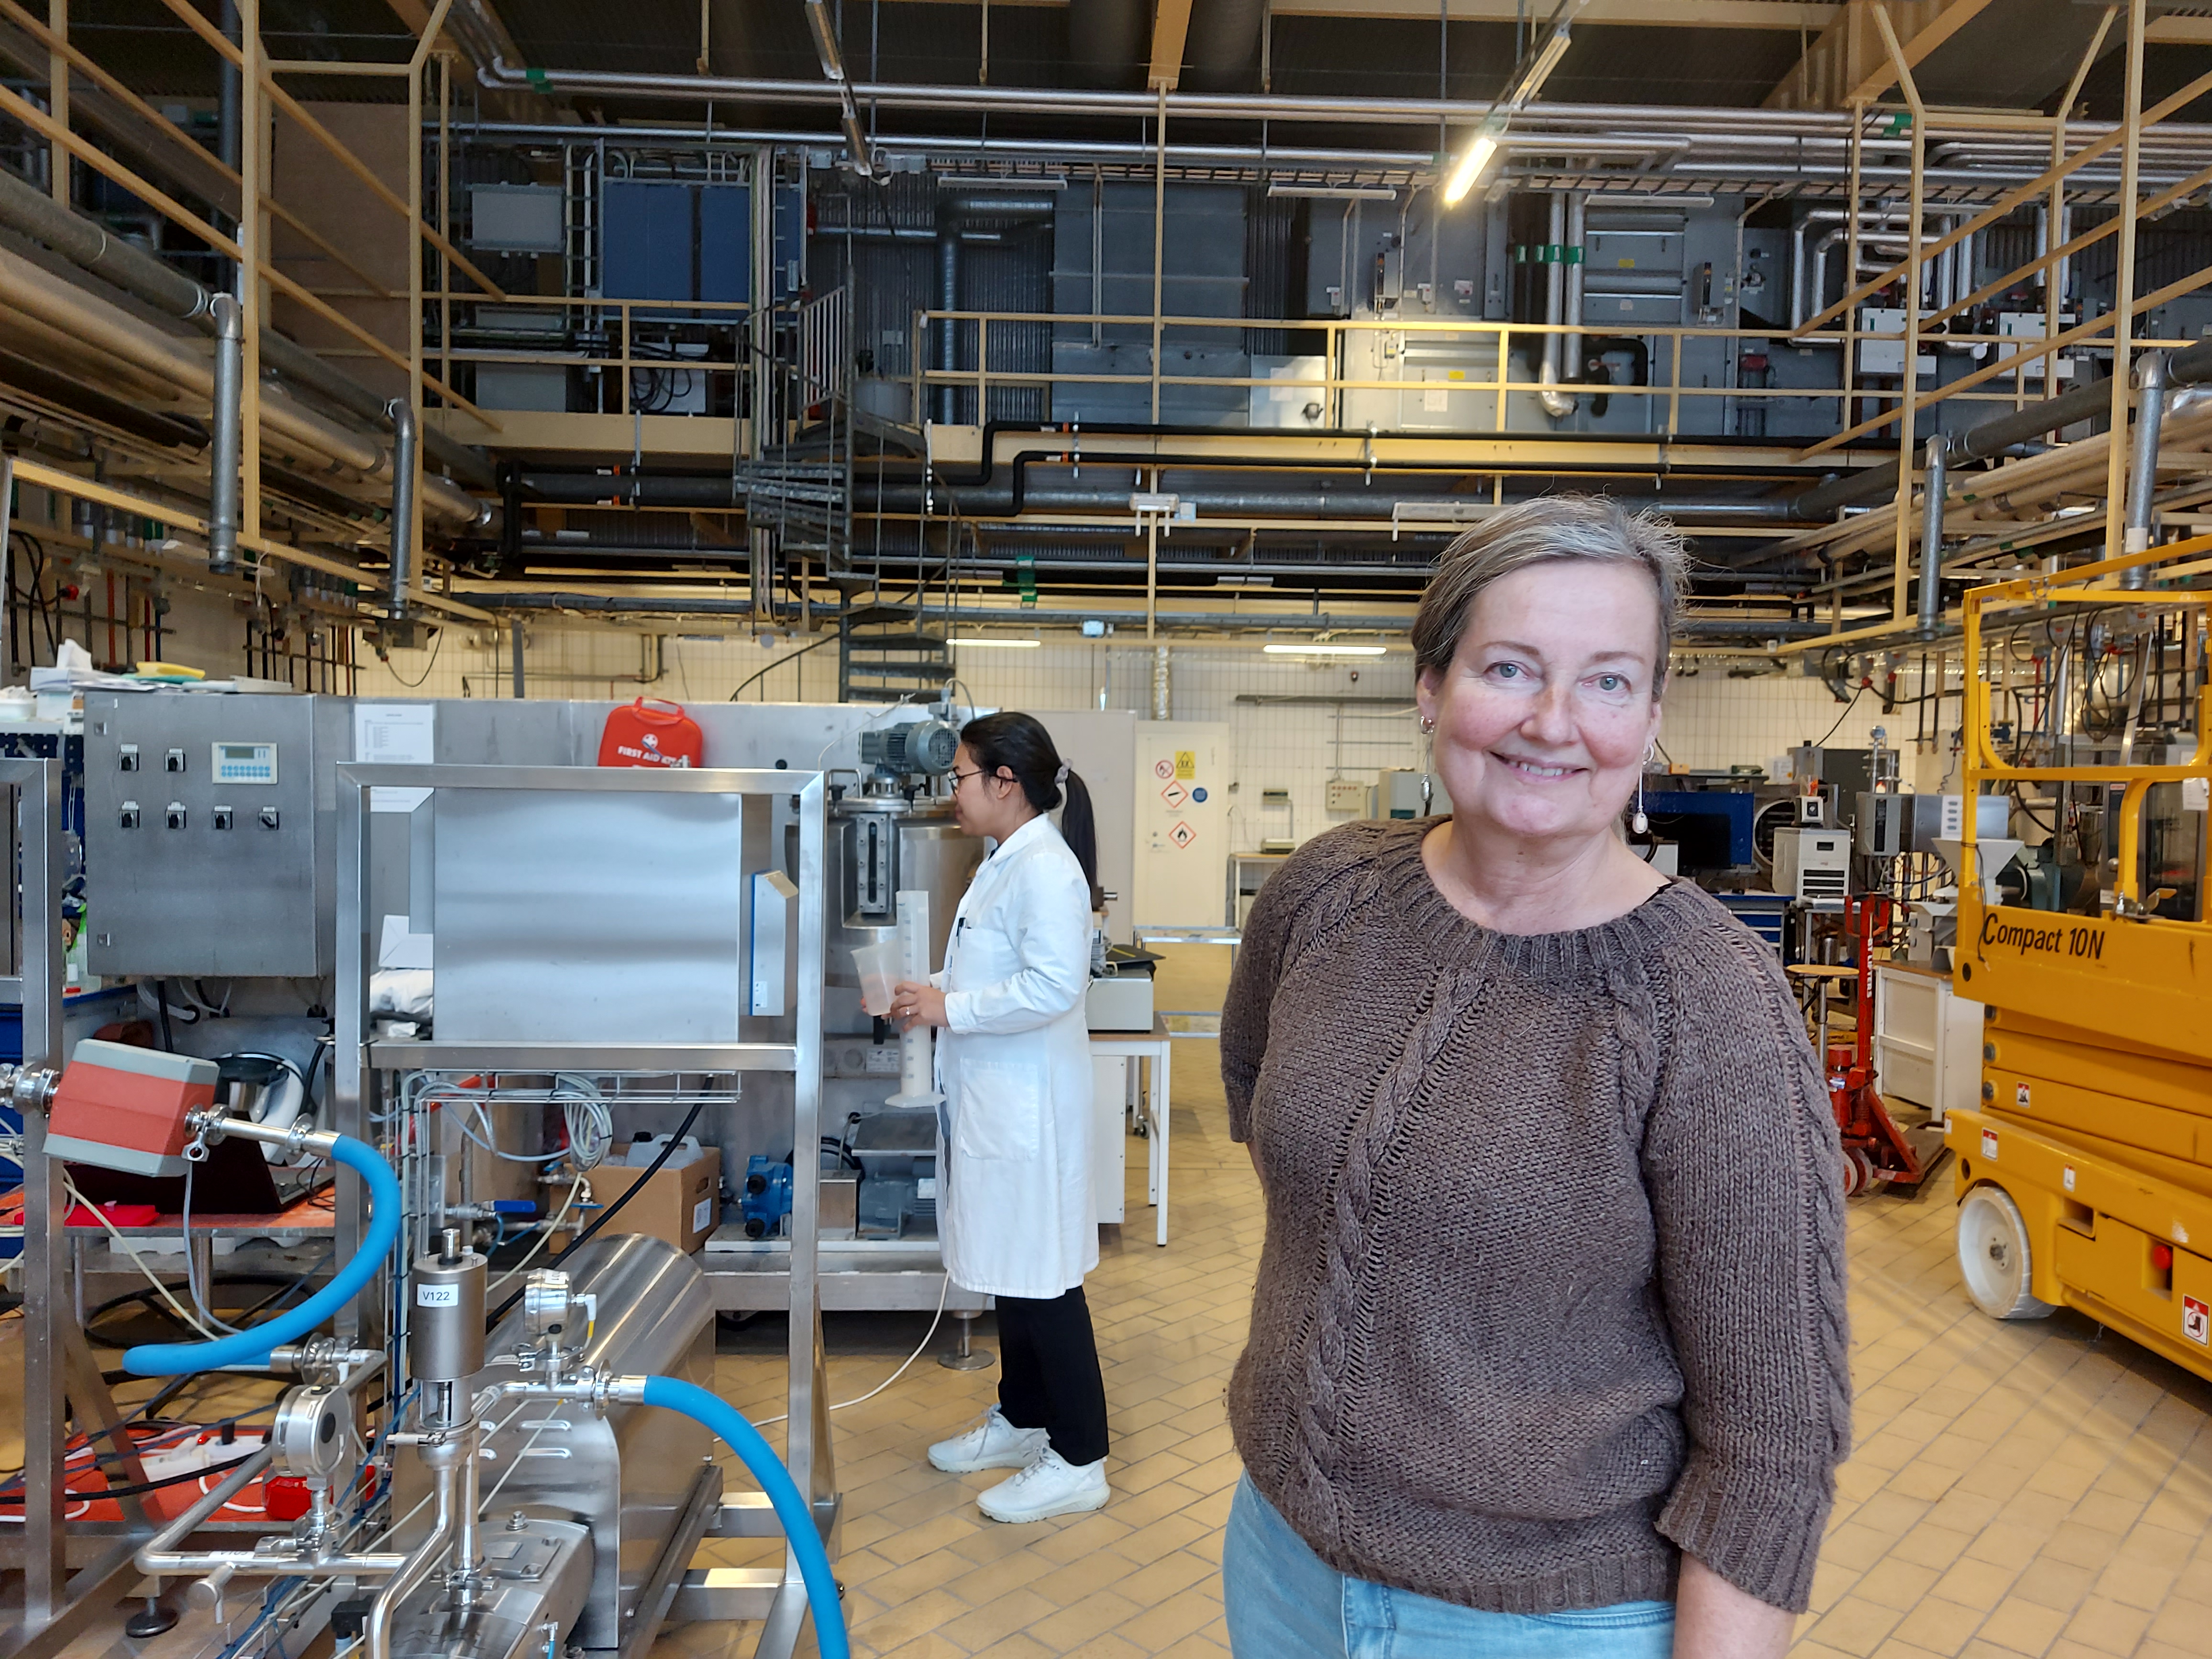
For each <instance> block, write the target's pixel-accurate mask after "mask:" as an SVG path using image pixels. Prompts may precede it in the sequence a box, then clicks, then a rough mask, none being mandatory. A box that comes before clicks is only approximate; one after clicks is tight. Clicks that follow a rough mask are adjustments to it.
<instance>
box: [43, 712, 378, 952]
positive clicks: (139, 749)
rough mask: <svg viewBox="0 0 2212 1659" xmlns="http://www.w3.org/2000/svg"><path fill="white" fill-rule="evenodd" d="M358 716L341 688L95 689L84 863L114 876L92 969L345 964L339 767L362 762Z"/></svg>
mask: <svg viewBox="0 0 2212 1659" xmlns="http://www.w3.org/2000/svg"><path fill="white" fill-rule="evenodd" d="M352 715H353V709H352V705H351V703H350V702H349V700H347V699H344V698H340V697H327V696H283V695H279V694H274V693H271V694H268V695H256V694H251V693H248V694H241V695H237V696H207V695H204V694H194V693H187V692H181V691H179V692H168V691H155V692H128V693H121V692H109V691H100V690H88V691H87V693H86V694H85V703H84V764H85V864H86V867H87V868H88V869H92V870H97V871H98V872H100V919H99V924H98V927H97V929H96V930H95V931H94V934H93V936H92V941H91V946H90V954H89V959H88V967H89V968H90V970H91V971H92V972H94V973H96V974H103V975H106V974H112V975H125V974H144V975H164V976H167V975H216V976H222V977H228V976H230V975H240V976H246V977H263V976H270V977H304V976H309V975H319V974H326V973H329V972H331V970H332V969H333V968H334V967H335V965H336V961H337V951H336V937H335V921H336V911H337V906H336V902H335V896H334V894H335V886H334V883H335V872H334V867H333V866H334V865H335V861H336V860H335V853H336V848H335V841H336V836H335V834H334V826H335V823H336V820H337V811H336V805H335V801H334V799H332V797H331V789H332V785H331V781H329V780H330V776H331V774H330V764H331V763H336V762H337V761H342V760H345V759H348V758H350V757H351V754H352V735H353V719H352ZM318 773H320V774H321V775H322V777H323V779H324V780H325V781H324V782H323V784H322V786H321V787H322V791H323V799H320V800H318V799H317V775H318ZM149 774H151V776H150V777H149Z"/></svg>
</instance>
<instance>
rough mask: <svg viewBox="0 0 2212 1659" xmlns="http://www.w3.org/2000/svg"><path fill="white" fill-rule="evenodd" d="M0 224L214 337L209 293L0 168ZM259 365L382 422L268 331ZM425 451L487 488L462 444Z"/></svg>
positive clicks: (483, 470)
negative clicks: (42, 244)
mask: <svg viewBox="0 0 2212 1659" xmlns="http://www.w3.org/2000/svg"><path fill="white" fill-rule="evenodd" d="M0 225H4V226H6V227H7V228H9V229H11V230H15V231H19V232H21V234H23V235H26V236H28V237H30V238H32V239H33V240H35V241H38V242H41V243H44V244H45V245H46V246H48V247H50V248H52V250H53V251H54V252H57V253H58V254H60V255H61V256H62V258H64V259H67V260H68V261H69V262H70V264H74V265H76V266H78V267H80V268H81V269H82V270H87V271H89V272H90V273H91V274H92V275H93V276H97V277H100V279H101V280H102V281H104V282H106V283H111V284H112V285H113V286H114V287H116V288H118V289H121V290H122V291H123V292H124V293H125V294H128V295H131V297H132V298H133V299H137V300H142V301H144V302H145V303H146V304H148V305H149V306H151V307H154V308H155V310H156V311H159V312H161V313H163V314H164V315H165V316H170V317H174V318H176V319H178V320H179V321H180V322H187V323H190V324H191V325H193V326H194V327H195V328H197V329H200V330H202V331H204V332H207V333H210V334H212V333H214V332H215V331H216V326H215V319H214V295H211V294H210V291H209V290H208V289H205V288H204V287H202V286H201V285H200V284H199V283H197V282H195V281H194V280H193V279H192V278H191V277H190V276H186V275H185V273H184V272H183V271H181V270H178V269H177V268H176V267H175V266H173V265H171V264H167V263H165V262H164V261H162V260H161V259H158V258H155V257H154V255H152V254H150V253H148V252H145V251H144V250H143V249H142V248H138V247H135V246H132V245H131V244H130V243H129V242H126V241H124V240H121V239H120V238H118V237H116V236H114V235H112V234H110V233H109V231H108V230H107V228H106V227H105V226H103V225H100V224H96V223H94V222H93V221H92V220H90V219H88V218H86V217H85V216H83V215H82V214H81V213H78V212H77V211H76V210H74V209H71V208H67V207H64V206H63V205H62V204H60V203H58V202H57V201H55V200H54V199H53V198H52V197H51V196H48V195H47V194H46V192H45V191H40V190H37V189H34V188H33V186H31V185H27V184H25V183H24V182H23V181H22V180H21V179H18V178H16V177H15V174H13V173H8V172H6V171H4V170H0ZM261 365H262V368H264V370H273V371H274V372H276V374H281V375H282V376H283V377H284V378H285V379H286V380H290V381H292V382H293V383H295V385H297V386H301V387H303V388H305V389H306V390H307V391H310V392H314V393H316V394H317V395H318V396H319V397H321V398H325V399H326V400H328V401H329V402H330V403H331V404H334V405H335V406H336V407H337V408H340V409H343V410H346V411H347V412H348V413H349V414H352V415H356V416H360V417H362V419H364V420H368V421H373V422H376V423H377V424H378V425H380V426H383V425H386V424H388V422H386V419H385V416H384V404H385V400H384V399H383V398H380V397H378V396H377V395H376V394H375V393H374V392H371V391H370V390H369V389H368V387H367V386H363V385H362V384H361V383H360V382H359V381H358V380H355V379H354V378H353V377H352V376H351V375H349V374H346V373H344V372H343V370H341V369H337V368H332V367H331V365H330V364H328V363H326V362H324V361H323V360H322V359H321V358H319V357H318V356H315V355H314V354H313V352H311V351H307V350H306V349H302V348H301V347H300V346H298V345H295V343H293V342H291V341H290V340H288V339H286V338H285V337H284V336H283V335H282V334H279V333H278V332H276V330H275V329H273V328H264V329H263V330H262V331H261ZM424 447H426V448H427V449H428V451H429V452H430V454H431V456H432V457H433V458H434V459H436V460H437V461H438V462H439V463H440V464H441V465H443V466H445V467H446V468H447V471H450V472H452V473H453V476H454V477H457V478H459V479H460V480H462V481H463V482H464V483H471V484H474V485H476V486H477V488H478V489H490V488H492V485H493V477H492V471H491V465H490V463H489V462H488V461H486V460H485V459H484V458H483V455H482V454H481V453H478V452H477V451H476V450H474V449H471V448H470V447H468V446H467V445H466V444H463V443H459V442H456V441H454V440H453V439H451V438H448V437H447V436H446V435H444V434H442V433H436V432H433V433H430V434H428V441H427V442H426V444H425V446H424Z"/></svg>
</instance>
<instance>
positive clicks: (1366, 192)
mask: <svg viewBox="0 0 2212 1659" xmlns="http://www.w3.org/2000/svg"><path fill="white" fill-rule="evenodd" d="M1267 194H1268V195H1270V196H1311V197H1318V198H1323V199H1326V200H1328V201H1332V202H1395V201H1396V200H1397V199H1398V192H1397V191H1396V190H1395V188H1394V187H1392V186H1391V185H1285V184H1271V185H1268V186H1267Z"/></svg>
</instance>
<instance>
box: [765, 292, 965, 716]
mask: <svg viewBox="0 0 2212 1659" xmlns="http://www.w3.org/2000/svg"><path fill="white" fill-rule="evenodd" d="M851 310H852V308H851V304H850V301H849V298H848V295H847V293H846V291H845V290H843V289H838V290H836V291H835V292H833V293H830V294H827V295H822V296H821V297H819V298H818V299H813V300H808V301H803V302H801V303H799V304H798V305H796V306H793V307H788V308H781V307H780V308H778V309H777V310H776V311H775V313H773V314H772V315H771V316H770V317H769V319H766V320H767V323H768V327H769V337H770V342H771V344H770V350H769V358H770V361H769V365H768V372H767V373H766V374H764V375H763V376H762V377H761V379H760V380H758V381H757V382H756V387H757V390H756V392H755V397H756V398H757V404H758V408H759V416H758V417H757V422H756V424H757V429H758V431H759V432H760V433H761V434H762V435H763V439H764V440H765V441H763V442H762V443H761V444H760V447H759V449H758V452H757V453H755V454H753V455H751V456H749V457H745V458H743V459H738V460H736V461H735V462H733V464H732V469H731V483H732V488H733V489H734V490H735V491H736V492H737V493H738V495H741V496H742V497H743V499H744V504H745V519H746V523H747V526H748V527H749V528H750V529H751V530H753V531H756V532H766V534H767V537H768V539H769V544H770V556H769V560H768V562H767V565H766V568H764V569H763V571H762V574H763V577H766V578H767V579H768V580H773V576H772V574H771V573H772V572H773V571H775V569H776V568H780V564H781V560H782V559H783V558H784V557H785V556H791V557H793V558H795V559H799V560H804V561H808V562H813V563H816V564H818V565H819V567H820V569H821V572H822V574H823V575H825V576H826V577H827V578H828V579H829V581H830V582H831V583H832V584H833V585H835V586H836V589H837V592H838V594H839V601H838V609H837V697H838V701H839V702H896V701H897V700H898V699H900V698H902V697H909V696H910V697H915V698H921V697H933V696H936V695H937V693H938V692H939V690H940V689H941V688H942V687H943V686H944V684H945V681H946V680H948V679H950V678H951V676H952V647H951V643H950V642H949V641H948V640H947V638H946V636H945V630H944V629H943V628H942V626H940V625H938V624H936V623H931V622H930V621H929V620H928V618H927V616H926V614H925V605H924V601H925V599H926V598H927V596H928V595H929V594H931V593H932V592H934V591H936V590H938V589H939V587H941V586H942V587H946V588H947V589H948V590H949V584H950V579H951V569H950V567H949V565H944V564H943V563H942V562H939V565H938V566H937V567H934V568H933V567H931V566H930V565H929V564H928V563H927V561H924V562H922V563H921V565H919V566H918V565H917V563H916V562H915V560H914V559H913V558H912V557H911V556H905V557H888V558H887V557H885V556H884V554H883V550H882V548H881V541H880V537H879V536H878V538H876V542H875V545H874V546H873V547H872V549H870V550H867V551H866V552H863V551H862V550H860V549H859V548H857V547H856V546H855V545H854V536H853V477H854V466H855V465H856V461H855V451H856V448H857V447H858V442H859V441H861V440H863V439H866V440H872V441H875V442H878V443H882V442H886V441H890V442H898V441H902V440H901V439H900V438H899V437H898V436H897V435H895V434H892V433H890V432H887V431H886V430H885V429H884V423H883V422H880V421H876V420H872V419H869V418H868V417H866V416H861V415H860V414H859V413H858V412H857V411H856V410H855V409H854V404H853V398H852V381H851V362H850V356H849V353H848V351H847V349H846V343H847V341H848V337H849V335H850V331H851ZM769 435H773V436H772V437H770V436H769Z"/></svg>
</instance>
